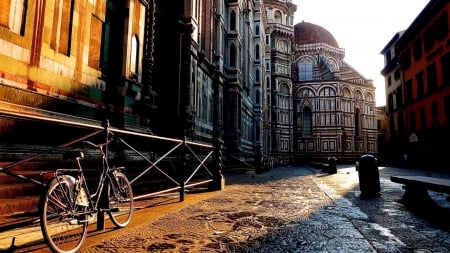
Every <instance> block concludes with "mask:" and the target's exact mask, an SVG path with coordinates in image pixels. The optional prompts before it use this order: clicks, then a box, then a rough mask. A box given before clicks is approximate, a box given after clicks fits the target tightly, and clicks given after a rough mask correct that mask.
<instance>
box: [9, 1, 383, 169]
mask: <svg viewBox="0 0 450 253" xmlns="http://www.w3.org/2000/svg"><path fill="white" fill-rule="evenodd" d="M296 10H297V6H296V5H294V4H293V3H292V1H291V0H285V1H279V0H229V1H223V0H211V1H210V0H182V1H154V0H127V1H122V0H80V1H75V0H47V1H43V0H8V1H1V2H0V60H1V62H2V64H1V66H0V112H1V114H2V115H6V116H7V117H1V118H0V121H1V123H2V124H1V126H0V128H1V133H0V137H1V139H0V144H1V145H2V146H4V147H7V148H11V147H12V146H11V145H10V144H14V145H16V144H18V143H21V144H23V145H25V146H26V145H30V144H34V143H36V144H39V145H54V144H58V143H59V142H61V141H62V140H60V139H57V138H48V136H52V133H54V132H55V131H56V129H57V128H58V127H59V126H55V125H52V126H51V127H47V126H43V125H42V124H43V123H40V122H39V118H51V119H57V120H62V121H67V122H77V123H80V124H88V125H93V126H95V125H97V126H98V125H101V123H100V122H101V121H102V120H103V119H105V118H108V119H109V120H110V121H111V123H112V125H113V126H114V127H117V128H119V129H124V130H128V131H135V132H142V133H147V134H155V135H159V136H166V137H175V138H180V139H181V138H185V139H188V140H193V141H198V142H203V143H215V145H219V146H221V147H223V150H224V154H226V155H230V156H236V157H238V158H239V159H242V160H250V161H254V160H255V157H256V156H257V155H264V156H268V157H274V158H277V159H280V160H283V161H294V160H297V161H304V160H310V159H316V160H320V159H322V160H323V159H326V158H328V157H330V156H334V157H337V158H338V159H342V160H352V159H354V158H355V157H358V156H359V155H361V154H363V153H374V154H376V152H377V141H376V117H375V113H376V110H375V95H374V94H375V93H374V86H373V84H372V82H371V81H370V80H367V79H365V78H364V77H363V76H361V75H360V74H359V73H358V72H357V71H356V70H355V69H354V68H352V67H351V66H350V65H349V64H347V63H346V62H345V61H344V56H345V52H344V50H343V49H342V48H339V46H338V44H337V42H336V41H335V39H334V38H333V36H332V35H331V34H330V33H329V32H328V31H327V30H325V29H324V28H322V27H320V26H317V25H314V24H310V23H307V22H302V23H299V24H295V25H294V23H293V21H294V13H295V12H296ZM11 115H17V116H18V117H20V116H24V115H28V118H33V120H35V119H36V120H35V121H36V122H35V123H34V124H28V123H27V121H22V120H17V119H15V118H14V117H11ZM36 124H38V125H39V134H38V135H37V134H36V130H35V129H36ZM67 132H69V133H74V134H73V135H71V134H68V135H67V136H65V137H67V138H72V137H74V136H76V135H75V133H76V131H75V130H71V131H67ZM14 147H16V146H14Z"/></svg>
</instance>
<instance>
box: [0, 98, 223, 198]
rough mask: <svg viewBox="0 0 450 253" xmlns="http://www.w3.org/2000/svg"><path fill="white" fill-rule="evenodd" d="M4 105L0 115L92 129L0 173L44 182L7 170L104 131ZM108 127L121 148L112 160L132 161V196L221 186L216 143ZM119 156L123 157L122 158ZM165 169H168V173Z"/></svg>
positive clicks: (89, 124) (79, 121) (94, 123)
mask: <svg viewBox="0 0 450 253" xmlns="http://www.w3.org/2000/svg"><path fill="white" fill-rule="evenodd" d="M4 108H5V107H2V109H0V117H2V118H9V119H12V120H30V121H38V122H46V123H55V124H57V125H63V126H69V127H77V128H83V129H88V130H92V132H89V133H88V134H86V135H83V136H81V137H79V138H75V139H73V140H70V141H68V142H66V143H64V144H61V145H58V146H56V147H50V148H48V149H46V150H44V151H42V152H40V153H38V154H34V155H31V156H29V157H27V158H24V159H21V160H19V161H15V162H12V163H9V164H7V165H5V166H3V167H0V172H1V173H5V174H8V175H10V176H14V177H17V178H21V179H23V180H26V181H28V182H32V183H36V184H39V185H44V183H43V182H41V181H39V180H36V179H33V178H29V177H27V176H24V175H21V174H18V173H16V172H12V171H10V169H11V168H13V167H15V166H18V165H21V164H24V163H27V162H30V161H33V160H35V159H38V158H41V157H43V156H44V155H47V154H50V153H53V152H61V151H62V150H64V149H66V148H71V147H72V146H73V145H74V144H77V143H80V142H81V141H83V140H86V139H89V138H94V137H95V136H96V135H99V134H101V133H104V131H105V128H104V127H102V124H101V122H99V121H93V120H89V119H83V118H76V117H73V119H70V120H67V118H68V117H69V118H71V116H67V115H62V114H57V113H51V116H50V115H49V114H45V115H44V114H42V115H40V114H39V113H28V112H26V111H23V110H22V111H21V110H8V109H6V110H5V109H4ZM35 112H36V111H35ZM38 112H39V111H38ZM108 130H109V131H111V132H113V133H114V134H115V135H117V136H118V137H117V142H116V143H120V144H121V148H119V151H117V152H116V156H115V158H114V159H115V160H117V161H119V162H122V163H125V164H123V166H125V167H126V168H128V166H127V164H132V166H131V167H132V168H128V169H127V176H128V177H129V179H130V183H131V184H132V186H133V187H134V188H136V189H137V192H138V193H139V194H137V195H135V197H134V198H135V199H142V198H147V197H150V196H156V195H159V194H162V193H167V192H173V191H176V190H179V191H180V201H184V196H185V189H186V188H188V187H194V186H198V185H202V184H208V188H209V189H210V190H218V189H219V188H220V187H221V182H222V172H221V164H217V161H218V162H219V163H220V161H221V159H220V158H219V159H216V158H214V157H213V156H214V155H216V157H217V155H219V156H220V155H221V146H220V145H219V146H217V145H215V146H213V145H209V144H204V143H197V142H193V141H187V140H185V139H183V140H181V139H174V138H166V137H161V136H156V135H152V134H147V133H140V132H136V131H127V130H122V129H116V128H113V127H109V128H108ZM126 139H127V140H126ZM133 141H134V143H133ZM130 143H132V144H133V145H132V144H130ZM215 152H217V153H215ZM123 157H125V159H124V158H123ZM126 157H128V158H126ZM163 163H165V165H163ZM174 163H175V166H174ZM168 170H169V171H170V172H168ZM149 174H151V175H152V176H155V175H156V174H159V177H155V178H152V176H149ZM158 182H163V184H161V185H159V187H158ZM151 183H154V185H153V187H149V184H151ZM218 185H220V186H218ZM145 189H150V190H145ZM133 190H134V189H133Z"/></svg>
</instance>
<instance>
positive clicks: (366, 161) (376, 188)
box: [357, 155, 380, 198]
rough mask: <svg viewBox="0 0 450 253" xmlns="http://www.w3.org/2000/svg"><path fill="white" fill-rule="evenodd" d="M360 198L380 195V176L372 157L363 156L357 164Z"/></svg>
mask: <svg viewBox="0 0 450 253" xmlns="http://www.w3.org/2000/svg"><path fill="white" fill-rule="evenodd" d="M357 170H358V177H359V189H360V190H361V195H360V196H361V197H363V198H367V197H369V198H370V197H375V196H378V195H379V194H380V175H379V173H378V164H377V159H376V158H375V157H374V156H373V155H363V156H361V157H360V158H359V161H358V162H357Z"/></svg>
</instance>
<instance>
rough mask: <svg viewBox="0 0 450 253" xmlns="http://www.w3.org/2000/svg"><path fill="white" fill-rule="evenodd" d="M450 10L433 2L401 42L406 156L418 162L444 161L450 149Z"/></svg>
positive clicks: (438, 1) (449, 4)
mask: <svg viewBox="0 0 450 253" xmlns="http://www.w3.org/2000/svg"><path fill="white" fill-rule="evenodd" d="M449 13H450V2H448V1H447V0H431V1H430V2H429V3H428V4H427V6H426V7H425V8H424V9H423V10H422V12H421V13H420V14H419V15H418V16H417V18H416V19H415V20H414V21H413V23H412V24H411V25H410V26H409V28H408V29H407V30H406V31H405V32H404V33H403V35H402V36H401V37H400V39H399V40H398V41H397V44H396V46H397V51H398V52H399V53H400V57H401V58H400V59H401V60H400V61H401V68H402V72H403V95H404V96H403V97H404V106H405V107H404V109H405V110H404V111H405V128H406V129H405V130H406V131H405V133H406V137H407V138H406V140H405V141H406V143H405V148H406V150H405V154H407V157H408V158H407V159H408V160H409V162H413V163H411V164H415V165H417V164H418V163H417V162H421V163H422V164H421V165H426V166H427V167H428V166H434V165H436V166H438V165H442V164H443V162H444V161H443V159H445V155H448V154H449V153H450V152H449V151H450V148H449V147H450V146H449V141H450V36H449V30H450V27H449V26H450V25H449ZM412 160H415V161H412Z"/></svg>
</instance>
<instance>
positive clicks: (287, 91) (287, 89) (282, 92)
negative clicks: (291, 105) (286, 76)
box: [280, 83, 290, 94]
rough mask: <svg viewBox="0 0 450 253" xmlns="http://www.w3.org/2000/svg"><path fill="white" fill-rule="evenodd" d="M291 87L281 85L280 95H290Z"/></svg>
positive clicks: (284, 84)
mask: <svg viewBox="0 0 450 253" xmlns="http://www.w3.org/2000/svg"><path fill="white" fill-rule="evenodd" d="M289 90H290V89H289V85H288V84H287V83H280V93H281V94H289V93H290V92H289Z"/></svg>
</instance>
